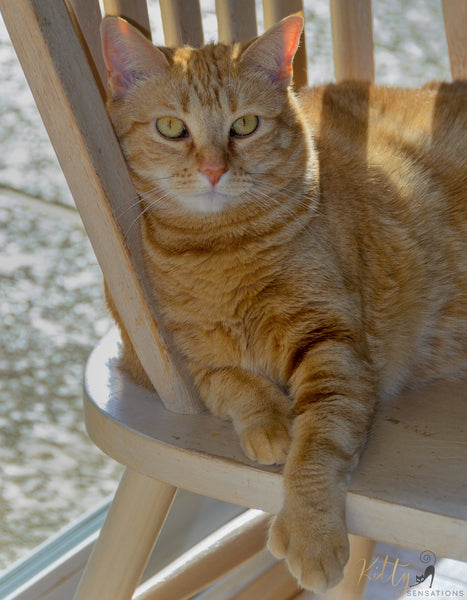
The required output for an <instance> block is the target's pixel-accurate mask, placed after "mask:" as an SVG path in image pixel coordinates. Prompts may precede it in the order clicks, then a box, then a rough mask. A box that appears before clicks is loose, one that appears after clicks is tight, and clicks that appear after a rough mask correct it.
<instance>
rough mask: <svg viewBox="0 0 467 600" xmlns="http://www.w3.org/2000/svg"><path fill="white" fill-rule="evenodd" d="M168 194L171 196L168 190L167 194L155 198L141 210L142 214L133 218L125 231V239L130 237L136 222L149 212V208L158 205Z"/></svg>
mask: <svg viewBox="0 0 467 600" xmlns="http://www.w3.org/2000/svg"><path fill="white" fill-rule="evenodd" d="M168 196H170V193H169V192H167V193H166V194H164V195H163V196H160V197H159V198H155V199H154V200H153V201H152V202H151V203H150V204H148V205H147V206H146V208H145V209H144V210H142V211H141V212H140V214H139V215H138V216H137V217H136V218H135V219H133V221H132V222H131V224H130V226H129V227H128V229H127V230H126V231H125V233H124V237H125V239H127V238H128V235H129V234H130V231H131V230H132V229H133V227H134V226H135V225H136V223H137V222H138V221H139V219H140V218H141V217H142V216H143V215H144V214H145V213H146V212H148V210H151V209H152V208H153V207H154V206H156V205H157V204H159V203H160V202H162V200H164V199H165V198H167V197H168Z"/></svg>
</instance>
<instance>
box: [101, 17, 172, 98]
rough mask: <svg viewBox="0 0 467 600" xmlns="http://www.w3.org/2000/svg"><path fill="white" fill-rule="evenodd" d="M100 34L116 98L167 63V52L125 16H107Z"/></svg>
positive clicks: (111, 86)
mask: <svg viewBox="0 0 467 600" xmlns="http://www.w3.org/2000/svg"><path fill="white" fill-rule="evenodd" d="M101 38H102V51H103V54H104V60H105V64H106V65H107V74H108V79H107V81H108V85H109V90H110V92H111V94H113V96H114V97H116V98H123V97H124V96H125V95H126V94H127V92H128V90H129V89H130V88H131V87H132V86H133V84H134V83H135V81H137V80H138V79H145V78H147V77H149V76H151V75H156V74H159V73H161V72H163V71H164V70H165V69H166V68H167V66H168V61H167V59H166V57H165V56H164V54H163V53H162V52H161V51H160V50H159V49H158V48H156V46H154V45H153V44H152V43H151V42H150V41H149V40H148V39H146V38H145V37H144V35H143V34H142V33H141V32H139V31H138V30H137V29H136V28H135V27H133V26H132V25H130V24H129V23H128V22H127V21H125V19H121V18H120V17H104V19H102V23H101Z"/></svg>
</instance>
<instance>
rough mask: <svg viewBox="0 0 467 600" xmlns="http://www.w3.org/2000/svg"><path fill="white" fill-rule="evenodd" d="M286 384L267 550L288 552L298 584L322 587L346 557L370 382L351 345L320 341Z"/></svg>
mask: <svg viewBox="0 0 467 600" xmlns="http://www.w3.org/2000/svg"><path fill="white" fill-rule="evenodd" d="M291 386H292V389H293V392H294V397H295V410H296V415H297V416H296V418H295V422H294V428H293V437H292V443H291V447H290V450H289V454H288V457H287V461H286V465H285V469H284V506H283V508H282V511H281V512H280V514H279V515H278V516H277V517H276V519H275V520H274V522H273V524H272V527H271V531H270V537H269V549H270V550H271V552H272V553H273V554H274V555H275V556H277V557H279V558H282V557H286V558H287V563H288V565H289V569H290V571H291V572H292V574H293V575H295V576H296V577H297V579H298V580H299V582H300V584H301V585H302V586H303V587H305V588H307V589H310V590H313V591H315V592H318V593H323V592H324V591H325V590H326V589H327V588H329V587H332V586H334V585H336V584H337V583H338V582H339V581H340V579H341V578H342V573H343V567H344V565H345V563H346V562H347V559H348V552H349V545H348V538H347V528H346V523H345V498H346V492H347V486H348V480H349V476H350V473H351V471H352V469H353V468H354V467H355V465H356V463H357V460H358V457H359V454H360V452H361V450H362V448H363V446H364V443H365V439H366V434H367V432H368V429H369V426H370V422H371V417H372V415H373V411H374V405H375V384H374V378H373V374H372V370H371V368H370V367H369V365H368V364H367V363H366V362H365V361H364V360H362V359H361V358H360V357H359V356H358V355H357V353H356V352H355V351H354V350H353V348H351V347H349V346H346V345H345V344H338V343H333V342H325V343H322V344H319V345H317V346H316V347H315V348H313V349H312V350H311V351H310V352H309V354H308V355H307V356H306V358H305V359H304V361H303V362H302V364H301V365H300V367H299V368H298V369H297V371H296V372H295V373H294V375H293V378H292V380H291Z"/></svg>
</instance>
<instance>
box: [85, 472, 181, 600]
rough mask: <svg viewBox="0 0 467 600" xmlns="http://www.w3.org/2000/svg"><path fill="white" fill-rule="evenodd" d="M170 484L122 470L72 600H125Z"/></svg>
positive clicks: (164, 511) (158, 525)
mask: <svg viewBox="0 0 467 600" xmlns="http://www.w3.org/2000/svg"><path fill="white" fill-rule="evenodd" d="M175 492H176V488H175V487H173V486H172V485H169V484H167V483H163V482H161V481H157V480H155V479H151V478H149V477H146V476H145V475H141V474H140V473H137V472H136V471H133V470H130V469H127V470H126V471H125V473H124V474H123V477H122V480H121V482H120V485H119V487H118V489H117V492H116V494H115V498H114V501H113V503H112V506H111V507H110V510H109V514H108V515H107V518H106V520H105V523H104V526H103V528H102V531H101V534H100V536H99V539H98V540H97V542H96V544H95V546H94V549H93V551H92V553H91V556H90V558H89V561H88V564H87V566H86V568H85V570H84V573H83V576H82V578H81V581H80V583H79V586H78V589H77V591H76V594H75V596H74V600H130V599H131V597H132V596H133V593H134V591H135V589H136V586H137V585H138V581H139V579H140V577H141V574H142V572H143V569H144V567H145V565H146V562H147V560H148V558H149V555H150V553H151V550H152V548H153V546H154V544H155V542H156V539H157V536H158V534H159V531H160V529H161V527H162V525H163V523H164V520H165V517H166V515H167V513H168V511H169V509H170V505H171V504H172V500H173V498H174V495H175Z"/></svg>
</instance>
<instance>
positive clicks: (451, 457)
mask: <svg viewBox="0 0 467 600" xmlns="http://www.w3.org/2000/svg"><path fill="white" fill-rule="evenodd" d="M263 4H264V16H265V24H266V26H269V25H271V24H273V23H274V22H275V21H277V20H279V19H280V18H282V17H283V16H285V14H286V13H290V12H294V11H296V10H300V8H301V4H302V3H301V1H290V2H281V1H273V0H264V2H263ZM160 5H161V9H162V16H163V23H164V33H165V36H166V43H167V44H168V45H175V44H180V43H186V42H189V43H191V44H194V45H196V44H200V43H202V28H201V19H200V12H199V2H198V1H197V0H194V1H191V0H173V1H172V0H160ZM0 7H1V9H2V13H3V16H4V19H5V22H6V25H7V27H8V29H9V32H10V36H11V38H12V41H13V43H14V45H15V48H16V51H17V54H18V56H19V58H20V61H21V63H22V65H23V69H24V71H25V73H26V76H27V78H28V80H29V84H30V86H31V89H32V91H33V93H34V95H35V98H36V102H37V105H38V107H39V110H40V111H41V114H42V117H43V120H44V122H45V124H46V127H47V129H48V132H49V136H50V138H51V140H52V142H53V144H54V146H55V149H56V153H57V155H58V157H59V160H60V162H61V164H62V168H63V171H64V173H65V175H66V177H67V180H68V183H69V186H70V188H71V191H72V193H73V195H74V198H75V201H76V204H77V206H78V209H79V211H80V213H81V216H82V219H83V222H84V224H85V226H86V229H87V231H88V235H89V237H90V240H91V242H92V244H93V247H94V251H95V253H96V256H97V258H98V261H99V263H100V265H101V267H102V270H103V272H104V274H105V278H106V281H107V284H108V286H109V288H110V290H111V292H113V294H112V295H113V297H114V299H115V300H117V309H118V311H119V313H120V314H121V316H122V318H123V319H124V321H125V324H126V327H127V330H128V331H129V334H130V337H131V338H132V341H133V344H134V347H135V349H136V351H137V353H138V356H139V358H140V360H141V362H142V364H143V366H144V368H145V370H146V372H147V374H148V376H149V378H150V379H151V381H152V383H153V384H154V387H155V389H156V390H157V393H156V392H149V391H147V390H145V389H142V388H140V387H138V386H136V385H134V384H133V383H132V382H131V381H130V380H129V379H128V378H127V377H125V376H124V375H123V374H122V373H121V372H120V371H119V370H118V368H117V367H116V357H117V355H118V335H117V334H116V332H115V331H112V332H111V333H110V334H108V335H107V336H106V338H105V339H104V340H103V341H102V342H101V343H100V344H99V346H98V347H97V348H96V349H95V351H94V352H93V354H92V355H91V357H90V359H89V362H88V365H87V368H86V377H85V399H84V406H85V418H86V426H87V428H88V432H89V435H90V437H91V439H92V440H93V441H94V442H95V443H96V444H97V445H98V446H99V447H100V448H101V449H102V450H104V451H105V452H106V453H107V454H109V455H110V456H111V457H113V458H114V459H115V460H117V461H119V462H120V463H122V464H123V465H125V466H126V467H127V469H126V471H125V474H124V476H123V479H122V481H121V483H120V486H119V488H118V491H117V493H116V496H115V499H114V501H113V504H112V507H111V509H110V512H109V515H108V518H107V520H106V523H105V525H104V528H103V530H102V533H101V536H100V538H99V541H98V542H97V544H96V546H95V548H94V551H93V553H92V556H91V558H90V561H89V564H88V567H87V569H86V571H85V573H84V576H83V578H82V581H81V584H80V586H79V589H78V591H77V594H76V596H75V600H129V599H130V598H135V599H138V600H149V599H158V600H161V599H166V600H183V599H185V598H189V597H192V596H193V595H194V594H195V593H196V592H197V591H199V590H201V589H204V588H205V587H206V586H208V585H209V584H210V583H212V582H213V581H215V580H216V579H217V578H219V577H220V576H222V574H223V573H225V572H227V571H229V570H231V569H233V568H234V567H235V566H236V565H238V564H240V563H241V562H242V561H244V560H246V559H247V558H248V557H250V556H252V555H254V554H255V553H257V552H259V551H260V549H261V548H262V547H263V545H264V541H265V537H266V529H267V524H266V520H267V515H266V514H264V515H263V514H262V513H257V512H252V513H246V515H245V516H244V518H243V519H241V520H240V521H238V524H237V525H236V526H235V527H234V529H230V530H229V531H225V532H224V533H222V534H221V535H220V537H219V538H217V539H216V543H215V544H213V545H212V547H211V548H208V550H204V551H203V552H198V553H196V552H195V553H194V554H192V555H191V557H190V558H189V557H186V560H185V561H183V562H184V568H181V567H179V566H177V567H176V568H175V567H174V568H169V569H168V570H165V571H164V572H163V573H161V574H159V575H158V576H156V577H155V578H154V579H153V580H152V581H149V582H147V583H146V584H145V585H144V586H142V587H140V588H139V589H138V590H137V591H136V595H134V594H135V590H136V588H137V585H138V582H139V579H140V576H141V573H142V571H143V568H144V566H145V564H146V561H147V559H148V557H149V555H150V553H151V550H152V548H153V546H154V543H155V541H156V538H157V535H158V532H159V530H160V528H161V526H162V523H163V521H164V519H165V516H166V514H167V511H168V510H169V508H170V505H171V502H172V499H173V496H174V493H175V491H176V489H177V488H183V489H186V490H190V491H193V492H196V493H199V494H202V495H206V496H210V497H213V498H218V499H220V500H225V501H228V502H231V503H234V504H238V505H241V506H244V507H248V508H255V509H261V510H263V511H265V513H272V514H273V513H275V512H277V511H278V510H279V508H280V506H281V501H282V487H281V486H282V478H281V469H280V468H279V467H264V466H260V465H257V464H254V463H252V462H251V461H249V460H248V459H247V458H246V457H245V456H244V455H243V453H242V451H241V449H240V447H239V443H238V440H237V437H236V435H235V434H234V432H233V430H232V427H231V426H230V424H228V423H225V422H222V421H219V420H218V419H216V418H215V417H213V416H212V415H210V414H209V413H207V412H200V406H199V403H198V402H197V400H196V398H195V396H194V395H193V394H192V392H191V383H190V381H189V379H188V378H187V376H186V374H185V373H184V371H183V365H181V364H180V361H179V360H178V358H177V356H176V353H175V351H174V349H173V348H171V347H170V340H169V337H168V335H167V332H164V331H163V330H162V329H161V327H160V325H159V324H158V322H157V319H154V318H153V314H155V309H154V307H153V306H151V303H150V302H149V301H147V299H146V294H145V289H146V282H145V278H144V273H143V270H142V268H141V260H140V250H139V239H138V236H137V234H136V231H135V230H136V228H134V229H133V230H132V235H131V236H130V238H129V239H128V240H124V236H123V235H122V230H126V229H127V228H128V225H129V224H131V222H132V220H133V219H134V218H135V214H136V213H135V212H134V211H128V212H125V209H124V208H122V207H125V206H127V202H128V198H132V197H135V191H134V189H133V186H132V184H131V181H130V178H129V175H128V172H127V169H126V165H125V163H124V159H123V157H122V154H121V151H120V148H119V145H118V142H117V140H116V138H115V135H114V133H113V130H112V127H111V125H110V122H109V119H108V117H107V115H106V112H105V107H104V101H103V97H104V91H103V90H104V86H103V80H104V75H105V68H104V64H103V61H102V56H101V54H100V44H99V41H98V27H99V22H100V18H101V14H100V9H99V4H98V2H97V1H95V0H69V1H68V4H65V1H64V0H47V2H44V1H43V0H15V1H14V2H11V1H9V0H0ZM443 8H444V18H445V26H446V32H447V40H448V46H449V51H450V59H451V70H452V75H453V78H454V79H459V78H464V79H466V78H467V3H465V2H463V1H462V0H446V1H445V2H444V3H443ZM69 9H70V10H71V14H70V12H69ZM104 9H105V12H106V13H107V14H120V15H122V16H125V17H127V18H129V19H131V20H132V21H133V22H136V23H137V24H139V26H140V27H141V28H142V29H143V30H145V31H146V32H149V31H150V27H149V21H148V13H147V8H146V4H145V2H144V1H142V0H104ZM216 9H217V16H218V22H219V36H220V39H221V40H222V41H226V42H230V41H232V40H243V39H248V38H250V37H252V36H254V35H255V33H256V18H255V12H254V11H255V3H254V0H217V1H216ZM331 16H332V30H333V39H334V59H335V72H336V79H337V80H338V81H339V80H342V79H349V78H360V79H365V80H372V79H373V77H374V63H373V42H372V25H371V2H370V0H355V1H354V2H347V1H346V0H331ZM305 82H306V62H305V54H304V46H303V50H302V53H301V54H299V56H298V58H297V59H296V62H295V84H296V85H297V86H298V87H299V86H300V85H302V84H304V83H305ZM136 210H137V209H135V211H136ZM114 215H123V216H121V217H120V218H119V219H118V220H117V219H116V218H115V216H114ZM466 396H467V388H466V387H465V386H464V385H460V384H452V383H449V384H448V383H443V384H441V383H439V384H436V385H432V386H430V387H427V388H423V389H419V390H417V391H414V392H411V393H409V394H405V395H404V396H401V397H399V398H395V399H394V400H393V401H391V402H389V403H387V404H385V405H384V406H381V407H380V410H379V412H378V416H377V419H376V423H375V427H374V433H373V435H372V436H371V439H370V441H369V444H368V447H367V449H366V450H365V452H364V455H363V457H362V460H361V463H360V465H359V467H358V468H357V470H356V472H355V474H354V476H353V479H352V483H351V486H350V491H349V494H348V497H347V520H348V526H349V530H350V532H351V534H352V536H351V557H350V560H349V564H348V567H347V568H346V577H345V579H344V582H343V583H342V584H341V585H339V586H338V587H337V588H335V589H334V590H331V591H330V592H328V593H327V594H326V595H325V598H326V599H327V600H330V599H333V598H334V599H337V598H339V599H344V600H349V599H350V600H352V599H355V600H357V599H358V598H361V597H362V595H363V593H364V587H365V586H364V584H365V580H366V579H367V577H366V576H365V575H363V576H361V577H360V575H361V572H362V566H363V565H364V564H365V563H364V562H363V561H364V560H366V561H369V559H370V558H371V555H372V551H373V545H374V544H373V542H372V541H371V540H381V541H385V542H388V543H391V544H395V545H399V546H403V547H410V548H416V549H419V550H422V549H426V548H429V549H430V550H431V551H432V552H434V553H435V554H436V555H438V556H449V557H452V558H457V559H459V560H467V544H466V539H467V485H466V484H465V480H466V464H467V444H466V439H467V436H466V423H467V402H466ZM367 564H368V563H367ZM259 590H260V591H259ZM299 594H300V590H299V589H298V588H297V586H296V584H295V582H294V580H293V579H292V578H291V577H290V576H289V575H288V573H287V571H286V569H285V568H284V566H283V564H282V563H278V564H277V565H276V566H275V567H274V568H273V569H271V570H270V571H269V572H268V573H266V575H264V576H262V577H261V578H260V579H259V580H258V581H257V582H256V583H255V584H253V585H252V586H251V587H250V588H248V589H246V590H244V591H243V592H242V593H240V595H238V596H237V600H247V599H255V600H256V599H257V598H261V599H269V600H274V599H276V600H279V599H281V600H282V599H288V598H295V597H298V595H299Z"/></svg>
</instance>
